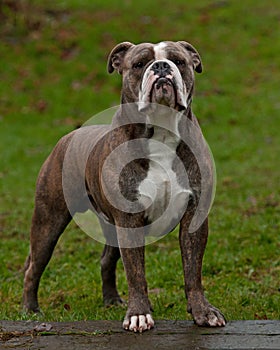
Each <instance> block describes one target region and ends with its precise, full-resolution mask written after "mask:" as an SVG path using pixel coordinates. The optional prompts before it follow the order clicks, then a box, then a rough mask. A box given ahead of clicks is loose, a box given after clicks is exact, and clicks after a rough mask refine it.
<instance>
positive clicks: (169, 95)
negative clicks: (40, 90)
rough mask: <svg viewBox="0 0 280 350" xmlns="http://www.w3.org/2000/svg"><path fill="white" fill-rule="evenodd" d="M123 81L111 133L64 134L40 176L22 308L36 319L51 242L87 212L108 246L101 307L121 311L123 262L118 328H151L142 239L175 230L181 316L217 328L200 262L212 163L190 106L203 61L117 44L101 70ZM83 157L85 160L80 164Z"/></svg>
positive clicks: (184, 52)
mask: <svg viewBox="0 0 280 350" xmlns="http://www.w3.org/2000/svg"><path fill="white" fill-rule="evenodd" d="M114 71H117V72H118V73H120V74H121V76H122V92H121V105H120V107H119V109H118V111H117V112H116V114H115V115H114V117H113V120H112V123H111V124H110V125H98V126H93V125H88V126H84V127H81V128H80V129H77V130H75V131H73V132H72V133H70V134H68V135H66V136H64V137H63V138H62V139H61V140H60V141H59V142H58V143H57V145H56V146H55V148H54V150H53V151H52V153H51V154H50V156H49V157H48V158H47V160H46V161H45V163H44V165H43V166H42V168H41V171H40V174H39V177H38V181H37V186H36V196H35V209H34V214H33V218H32V226H31V236H30V254H29V256H28V258H27V260H26V263H25V278H24V298H23V299H24V307H25V309H26V310H28V311H34V312H39V304H38V297H37V293H38V288H39V282H40V278H41V276H42V273H43V271H44V269H45V268H46V266H47V264H48V262H49V260H50V258H51V256H52V253H53V250H54V248H55V245H56V243H57V241H58V238H59V237H60V235H61V234H62V233H63V231H64V229H65V228H66V226H67V225H68V223H69V222H70V220H71V219H72V217H73V216H74V214H75V213H77V212H85V211H87V210H89V209H90V210H92V211H94V212H95V213H96V214H97V216H98V218H99V221H100V224H101V227H102V230H103V233H104V237H105V238H106V245H105V248H104V251H103V254H102V257H101V274H102V283H103V285H102V291H103V299H104V303H105V304H119V303H122V302H123V301H122V299H121V298H120V296H119V294H118V291H117V288H116V265H117V261H118V259H119V258H120V257H121V258H122V261H123V264H124V268H125V273H126V277H127V282H128V292H129V298H128V307H127V312H126V315H125V317H124V321H123V327H124V329H126V330H131V331H135V332H137V331H139V332H142V331H145V330H148V329H151V328H152V327H153V326H154V320H153V318H152V308H151V304H150V302H149V297H148V286H147V282H146V278H145V263H144V250H145V239H147V237H149V236H157V237H160V236H162V235H164V234H167V233H168V232H170V231H172V230H173V229H174V228H175V227H176V226H177V224H180V228H179V244H180V248H181V254H182V263H183V272H184V278H185V295H186V298H187V310H188V312H190V313H191V314H192V317H193V319H194V322H195V323H196V324H198V325H199V326H224V325H225V323H226V321H225V318H224V316H223V315H222V313H221V312H220V311H219V310H218V309H217V308H215V307H214V306H212V305H211V304H210V303H209V302H208V301H207V299H206V298H205V296H204V293H203V287H202V283H201V270H202V259H203V254H204V250H205V247H206V242H207V236H208V220H207V215H208V211H209V208H210V205H211V198H212V190H213V182H214V175H213V164H212V159H211V156H210V153H209V150H208V148H207V146H206V144H205V142H204V139H203V136H202V133H201V130H200V127H199V125H198V122H197V120H196V118H195V116H194V114H193V113H192V109H191V103H192V97H193V90H194V75H195V72H197V73H201V71H202V63H201V59H200V56H199V54H198V52H197V50H196V49H195V48H194V47H193V46H192V45H190V44H189V43H187V42H185V41H179V42H170V41H166V42H161V43H159V44H150V43H143V44H139V45H134V44H132V43H130V42H124V43H121V44H119V45H117V46H116V47H115V48H114V49H113V50H112V51H111V53H110V55H109V58H108V72H109V73H113V72H114ZM85 154H86V159H85V161H83V158H85Z"/></svg>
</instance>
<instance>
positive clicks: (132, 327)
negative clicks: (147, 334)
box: [123, 314, 155, 333]
mask: <svg viewBox="0 0 280 350" xmlns="http://www.w3.org/2000/svg"><path fill="white" fill-rule="evenodd" d="M154 325H155V322H154V320H153V318H152V316H151V315H150V314H146V315H138V316H130V317H126V318H125V319H124V321H123V328H124V329H125V330H127V331H128V330H129V331H133V332H135V333H136V332H139V333H142V332H144V331H146V330H149V329H152V328H153V327H154Z"/></svg>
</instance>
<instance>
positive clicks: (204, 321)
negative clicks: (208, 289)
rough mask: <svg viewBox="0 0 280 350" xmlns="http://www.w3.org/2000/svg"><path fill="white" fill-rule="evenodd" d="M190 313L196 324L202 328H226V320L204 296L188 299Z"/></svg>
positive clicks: (197, 295) (194, 296) (196, 295)
mask: <svg viewBox="0 0 280 350" xmlns="http://www.w3.org/2000/svg"><path fill="white" fill-rule="evenodd" d="M188 312H189V313H191V314H192V317H193V320H194V322H195V323H196V324H197V325H198V326H201V327H224V326H225V325H226V319H225V317H224V315H223V314H222V313H221V311H220V310H219V309H217V308H216V307H214V306H213V305H211V304H210V303H209V302H208V300H207V299H206V298H205V297H204V295H203V294H201V293H200V294H195V295H193V296H192V297H190V298H189V299H188Z"/></svg>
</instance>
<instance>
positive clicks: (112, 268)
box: [100, 220, 123, 306]
mask: <svg viewBox="0 0 280 350" xmlns="http://www.w3.org/2000/svg"><path fill="white" fill-rule="evenodd" d="M100 224H101V227H102V230H103V233H104V236H105V238H106V243H107V244H106V245H105V247H104V250H103V253H102V256H101V277H102V293H103V301H104V304H105V305H106V306H107V305H112V304H122V303H123V300H122V299H121V297H120V296H119V293H118V291H117V283H116V267H117V262H118V260H119V258H120V250H119V247H118V244H117V235H116V230H115V227H114V226H113V225H111V224H108V223H105V222H104V221H103V220H100Z"/></svg>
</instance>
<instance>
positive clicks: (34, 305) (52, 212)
mask: <svg viewBox="0 0 280 350" xmlns="http://www.w3.org/2000/svg"><path fill="white" fill-rule="evenodd" d="M63 142H64V140H63V141H62V142H60V143H59V144H58V145H57V146H56V147H55V149H54V151H53V152H52V154H51V155H50V156H49V157H48V159H47V160H46V162H45V163H44V165H43V167H42V169H41V171H40V174H39V177H38V181H37V189H36V196H35V209H34V213H33V217H32V225H31V232H30V254H29V257H28V258H27V260H26V263H25V276H24V291H23V306H24V309H25V310H27V311H34V312H38V311H39V305H38V297H37V293H38V288H39V283H40V278H41V276H42V274H43V272H44V270H45V268H46V266H47V264H48V262H49V260H50V258H51V256H52V253H53V250H54V248H55V245H56V243H57V241H58V239H59V237H60V235H61V234H62V232H63V231H64V229H65V228H66V226H67V225H68V223H69V222H70V221H71V215H70V212H69V210H68V208H67V205H66V202H65V200H64V195H63V188H62V176H61V174H62V164H63V157H64V152H63V149H62V148H61V145H63Z"/></svg>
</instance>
